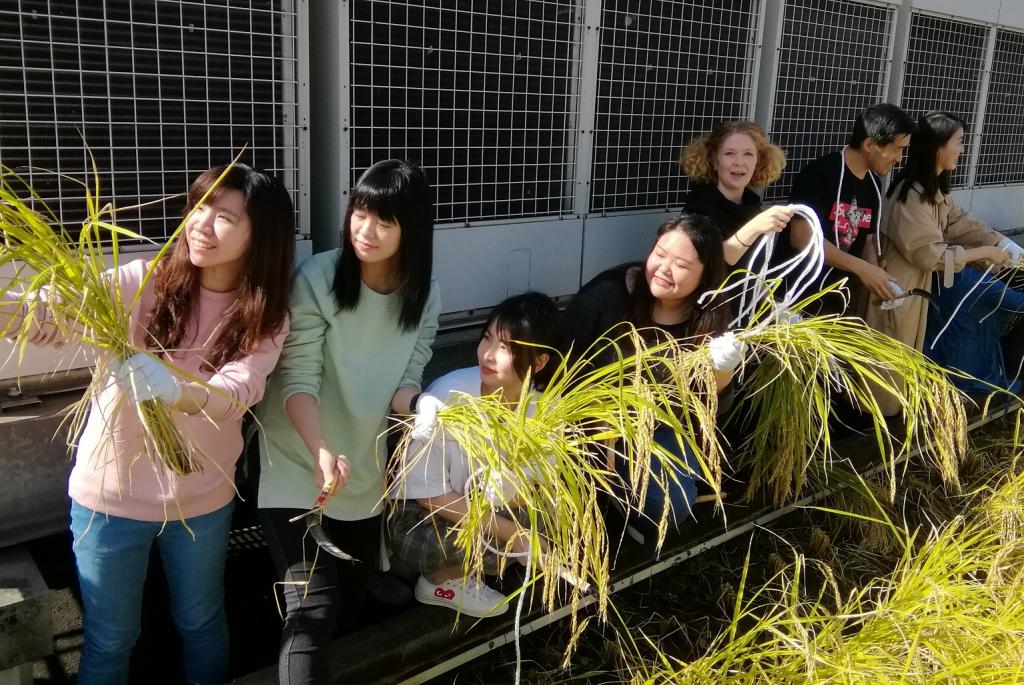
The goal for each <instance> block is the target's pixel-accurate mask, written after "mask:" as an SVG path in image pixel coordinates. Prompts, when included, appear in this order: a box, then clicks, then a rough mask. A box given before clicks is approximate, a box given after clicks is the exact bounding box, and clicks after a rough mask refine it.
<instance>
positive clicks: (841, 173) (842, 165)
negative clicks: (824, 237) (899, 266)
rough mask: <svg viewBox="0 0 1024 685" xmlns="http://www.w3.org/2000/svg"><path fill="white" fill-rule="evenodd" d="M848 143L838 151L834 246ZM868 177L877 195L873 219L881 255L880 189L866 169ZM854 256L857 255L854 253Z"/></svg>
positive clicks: (879, 254)
mask: <svg viewBox="0 0 1024 685" xmlns="http://www.w3.org/2000/svg"><path fill="white" fill-rule="evenodd" d="M849 147H850V146H849V145H844V146H843V149H842V150H840V152H839V186H838V187H837V188H836V204H835V217H834V218H833V220H832V229H833V230H834V231H835V234H836V247H839V197H840V196H841V195H842V194H843V179H844V178H845V177H846V151H847V150H848V149H849ZM868 178H870V179H871V185H873V186H874V187H875V195H877V196H878V210H877V212H876V215H877V220H876V221H875V248H876V249H877V250H878V256H879V257H881V256H882V189H881V188H879V187H878V181H876V180H875V175H874V173H872V171H871V169H868ZM854 256H855V257H857V256H859V255H854Z"/></svg>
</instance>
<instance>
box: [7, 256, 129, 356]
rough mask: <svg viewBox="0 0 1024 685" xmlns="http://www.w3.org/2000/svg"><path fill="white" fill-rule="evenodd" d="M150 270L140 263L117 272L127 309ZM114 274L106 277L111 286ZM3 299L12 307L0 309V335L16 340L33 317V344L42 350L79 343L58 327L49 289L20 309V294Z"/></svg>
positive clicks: (45, 289) (112, 272)
mask: <svg viewBox="0 0 1024 685" xmlns="http://www.w3.org/2000/svg"><path fill="white" fill-rule="evenodd" d="M148 268H149V262H147V261H145V260H143V259H136V260H132V261H130V262H128V263H127V264H124V265H122V266H121V267H120V268H119V269H118V270H117V272H116V275H117V288H118V290H119V292H120V298H121V301H122V303H123V304H124V305H125V306H127V305H128V304H130V303H131V301H132V300H133V298H134V297H135V293H136V292H138V289H139V285H141V283H142V279H143V278H144V277H145V275H146V271H147V269H148ZM114 274H115V272H114V270H113V269H111V270H108V271H107V272H106V276H107V277H108V278H109V281H108V283H113V276H114ZM110 287H111V289H112V290H113V286H112V285H110ZM3 295H4V298H5V300H6V301H7V302H9V303H10V304H4V305H0V333H2V334H3V335H5V336H6V337H7V338H9V339H14V338H16V337H17V336H18V334H19V331H20V329H21V328H22V327H24V325H25V321H26V319H29V318H30V315H31V319H32V327H31V329H30V330H29V334H28V342H29V344H31V345H36V346H38V347H47V346H52V347H60V346H62V345H64V344H65V343H68V342H74V341H76V339H75V336H74V335H72V337H71V340H69V339H68V337H67V336H66V335H65V334H64V332H62V331H61V329H60V328H59V327H58V326H57V325H56V324H55V323H54V317H53V313H52V311H51V310H50V308H49V306H47V302H48V301H49V297H50V288H49V287H43V288H41V289H40V290H38V291H36V292H35V293H34V297H32V298H30V299H29V300H28V301H27V302H26V303H25V304H23V305H21V306H20V307H19V306H17V305H16V304H14V303H15V302H16V301H18V300H20V299H21V298H22V295H21V294H20V293H15V292H6V293H4V294H3Z"/></svg>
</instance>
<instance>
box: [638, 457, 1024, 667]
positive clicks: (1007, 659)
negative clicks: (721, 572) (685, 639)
mask: <svg viewBox="0 0 1024 685" xmlns="http://www.w3.org/2000/svg"><path fill="white" fill-rule="evenodd" d="M1022 491H1024V476H1021V475H1017V476H1015V477H1013V478H1010V479H1008V480H1007V481H1006V483H1005V484H1004V485H1002V486H1001V487H999V488H997V489H995V490H993V491H992V493H991V494H990V496H989V497H988V498H987V502H986V503H985V504H983V505H982V507H981V511H980V512H979V513H978V514H976V515H972V516H970V517H967V518H963V517H961V518H958V519H956V520H954V521H953V522H951V523H950V524H948V525H946V526H944V527H942V528H939V529H935V530H932V531H931V532H930V533H929V534H927V535H920V534H915V533H911V532H909V531H908V530H903V529H899V528H898V527H896V526H895V525H893V524H892V523H891V522H890V521H888V520H886V521H881V520H879V521H877V523H879V524H880V525H883V526H886V527H888V528H889V529H890V531H892V533H894V534H895V537H896V539H897V540H898V545H899V547H900V548H901V549H902V556H901V558H900V559H899V562H898V564H897V566H896V569H895V570H894V571H893V572H892V573H891V574H890V575H888V576H886V577H884V578H880V579H877V580H876V581H875V582H873V583H871V584H869V585H868V586H867V587H865V588H863V589H861V590H859V591H857V592H855V593H853V594H852V595H851V596H849V597H848V598H844V597H841V596H839V595H838V593H834V592H833V593H830V594H831V596H829V595H828V594H825V593H823V594H820V595H818V596H813V597H806V596H805V595H804V592H803V590H802V584H801V575H802V573H803V570H804V568H803V564H804V561H803V559H801V558H799V557H798V558H797V559H796V562H795V563H794V564H793V565H792V566H791V567H790V569H789V571H788V573H787V574H784V576H783V577H781V578H780V579H779V582H778V584H776V585H775V586H773V587H767V586H766V587H765V588H761V589H759V590H757V591H755V592H754V593H753V596H751V597H748V598H743V596H742V594H743V593H742V592H741V593H739V595H740V596H739V597H738V598H737V601H736V605H735V610H734V615H733V620H732V623H731V625H730V628H729V629H728V630H727V631H725V632H724V633H723V634H722V635H720V636H719V638H718V639H717V640H716V641H715V643H714V644H713V645H712V646H711V648H710V649H709V650H708V653H707V654H706V655H705V656H703V657H701V658H698V659H695V660H693V661H691V662H689V663H681V662H676V663H675V664H674V665H672V666H671V667H669V668H660V669H657V670H656V671H654V672H651V671H648V672H647V673H646V674H643V675H638V676H637V678H636V679H635V680H634V682H637V683H641V682H643V683H648V684H651V685H655V684H660V683H673V684H677V683H763V682H774V683H782V682H785V683H793V682H801V683H826V682H827V683H883V682H885V683H888V682H900V683H968V682H977V683H1016V682H1021V679H1022V676H1024V603H1022V602H1021V601H1020V598H1021V597H1022V596H1024V572H1022V570H1021V569H1022V564H1021V560H1022V553H1024V540H1022V539H1021V538H1020V537H1018V536H1016V535H1013V536H1008V535H1006V531H1005V530H1003V529H1001V528H1000V527H999V526H997V525H993V521H992V520H991V519H990V517H989V515H988V511H989V508H990V507H992V506H995V507H997V508H999V507H1001V506H1002V504H1005V503H1006V502H1007V501H1011V500H1012V501H1016V506H1018V507H1019V506H1020V504H1021V502H1020V499H1019V496H1020V493H1021V492H1022ZM665 658H666V659H667V658H669V657H665Z"/></svg>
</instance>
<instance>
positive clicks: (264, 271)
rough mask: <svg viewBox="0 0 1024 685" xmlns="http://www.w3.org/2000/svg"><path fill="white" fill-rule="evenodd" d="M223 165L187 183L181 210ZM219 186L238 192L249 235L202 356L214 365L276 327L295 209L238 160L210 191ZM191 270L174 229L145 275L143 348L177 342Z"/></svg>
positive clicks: (195, 272)
mask: <svg viewBox="0 0 1024 685" xmlns="http://www.w3.org/2000/svg"><path fill="white" fill-rule="evenodd" d="M223 171H224V167H223V166H221V167H216V168H213V169H210V170H209V171H205V172H203V173H202V174H200V175H199V177H198V178H196V180H195V181H193V182H192V186H191V187H190V188H189V190H188V201H187V202H186V204H185V212H184V213H185V215H186V216H187V215H188V213H189V212H191V211H192V209H193V208H195V206H196V204H197V203H198V202H199V200H200V199H202V197H203V195H204V194H205V193H206V191H207V190H208V189H209V188H210V187H211V186H212V185H213V184H214V183H215V182H216V180H217V178H218V177H219V176H220V175H221V173H223ZM222 190H237V191H239V192H240V193H242V195H244V196H245V211H246V214H248V216H249V221H250V222H251V225H252V238H251V241H250V243H249V250H248V252H247V253H246V257H245V265H244V266H243V267H242V271H241V280H240V281H239V283H238V299H236V300H235V302H234V303H233V304H232V305H231V306H230V307H229V308H228V309H227V311H226V312H225V313H224V319H223V321H222V322H221V324H220V334H219V335H218V336H217V340H216V341H215V342H214V343H213V346H212V348H211V349H210V351H209V352H208V353H207V355H206V357H205V358H204V361H205V362H206V363H207V364H208V365H209V366H210V367H212V369H214V370H216V369H217V368H219V367H220V366H221V365H223V364H225V363H227V362H229V361H231V360H233V359H236V358H238V357H240V356H242V355H245V354H251V353H252V352H254V351H255V350H256V348H257V347H258V346H259V344H260V341H261V340H263V338H265V337H267V336H270V335H274V334H275V333H277V331H279V330H280V329H281V327H282V326H283V325H284V322H285V319H286V317H287V316H288V300H289V296H290V294H291V271H292V267H293V265H294V261H295V213H294V211H293V208H292V200H291V196H290V195H289V194H288V191H287V190H286V189H285V187H284V185H283V184H282V183H281V182H280V181H279V180H277V179H276V178H274V177H273V176H271V175H269V174H267V173H266V172H264V171H260V170H258V169H253V168H251V167H249V166H246V165H245V164H235V165H234V166H233V167H231V169H229V170H228V172H227V175H226V176H225V177H224V179H223V180H222V181H221V182H220V185H218V186H217V190H216V191H215V194H216V193H217V192H220V191H222ZM199 272H200V269H199V267H197V266H195V265H194V264H192V262H191V261H190V260H189V256H188V240H187V238H186V236H185V235H183V234H182V235H179V237H178V241H177V244H176V245H175V246H174V248H173V249H172V250H171V253H170V255H168V256H167V257H165V258H164V259H163V260H161V261H160V263H159V264H158V265H157V268H156V272H155V273H154V276H153V289H154V292H155V294H156V307H155V308H154V309H153V313H152V316H151V317H150V321H149V331H148V333H149V337H148V340H147V343H148V345H149V347H150V348H157V349H159V348H163V349H173V348H175V347H178V346H179V345H180V344H181V342H182V338H183V337H184V336H185V332H186V330H187V329H188V325H189V322H190V321H191V320H192V316H193V314H194V307H195V306H196V303H197V302H198V301H199Z"/></svg>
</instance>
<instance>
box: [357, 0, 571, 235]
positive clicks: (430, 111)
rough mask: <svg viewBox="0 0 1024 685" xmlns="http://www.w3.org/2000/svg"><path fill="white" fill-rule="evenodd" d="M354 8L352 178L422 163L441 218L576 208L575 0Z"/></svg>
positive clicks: (381, 3)
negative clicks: (397, 164)
mask: <svg viewBox="0 0 1024 685" xmlns="http://www.w3.org/2000/svg"><path fill="white" fill-rule="evenodd" d="M458 5H459V6H460V7H468V8H469V9H454V8H447V7H445V8H442V7H422V6H413V5H412V3H406V2H390V1H386V0H362V1H360V2H354V3H351V36H352V38H351V69H352V73H351V78H352V87H351V98H352V130H351V155H352V157H351V166H352V178H353V179H355V178H358V176H359V174H361V173H362V172H363V171H365V170H366V168H367V167H369V166H370V165H372V164H373V163H374V162H377V161H379V160H381V159H387V158H389V157H403V158H406V159H410V160H412V161H414V162H418V163H419V164H421V165H422V166H423V167H424V169H425V170H426V171H427V172H428V174H429V175H430V177H431V181H432V183H433V184H434V186H435V188H436V191H437V205H436V211H437V221H438V223H455V222H470V221H472V220H476V219H484V220H486V219H502V218H521V217H540V216H552V215H555V216H557V215H560V214H565V213H568V212H571V211H572V204H573V199H574V195H575V190H574V186H573V177H574V175H575V167H574V165H575V157H574V155H575V149H576V138H577V135H576V123H575V122H576V114H575V107H576V92H575V90H574V88H575V83H576V79H577V78H578V71H579V54H580V50H579V47H580V46H579V38H578V34H577V32H576V31H575V24H576V21H577V18H576V11H577V10H576V8H575V7H574V3H573V4H570V3H566V2H562V1H555V0H552V1H544V0H519V1H512V0H477V1H474V2H470V3H458Z"/></svg>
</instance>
